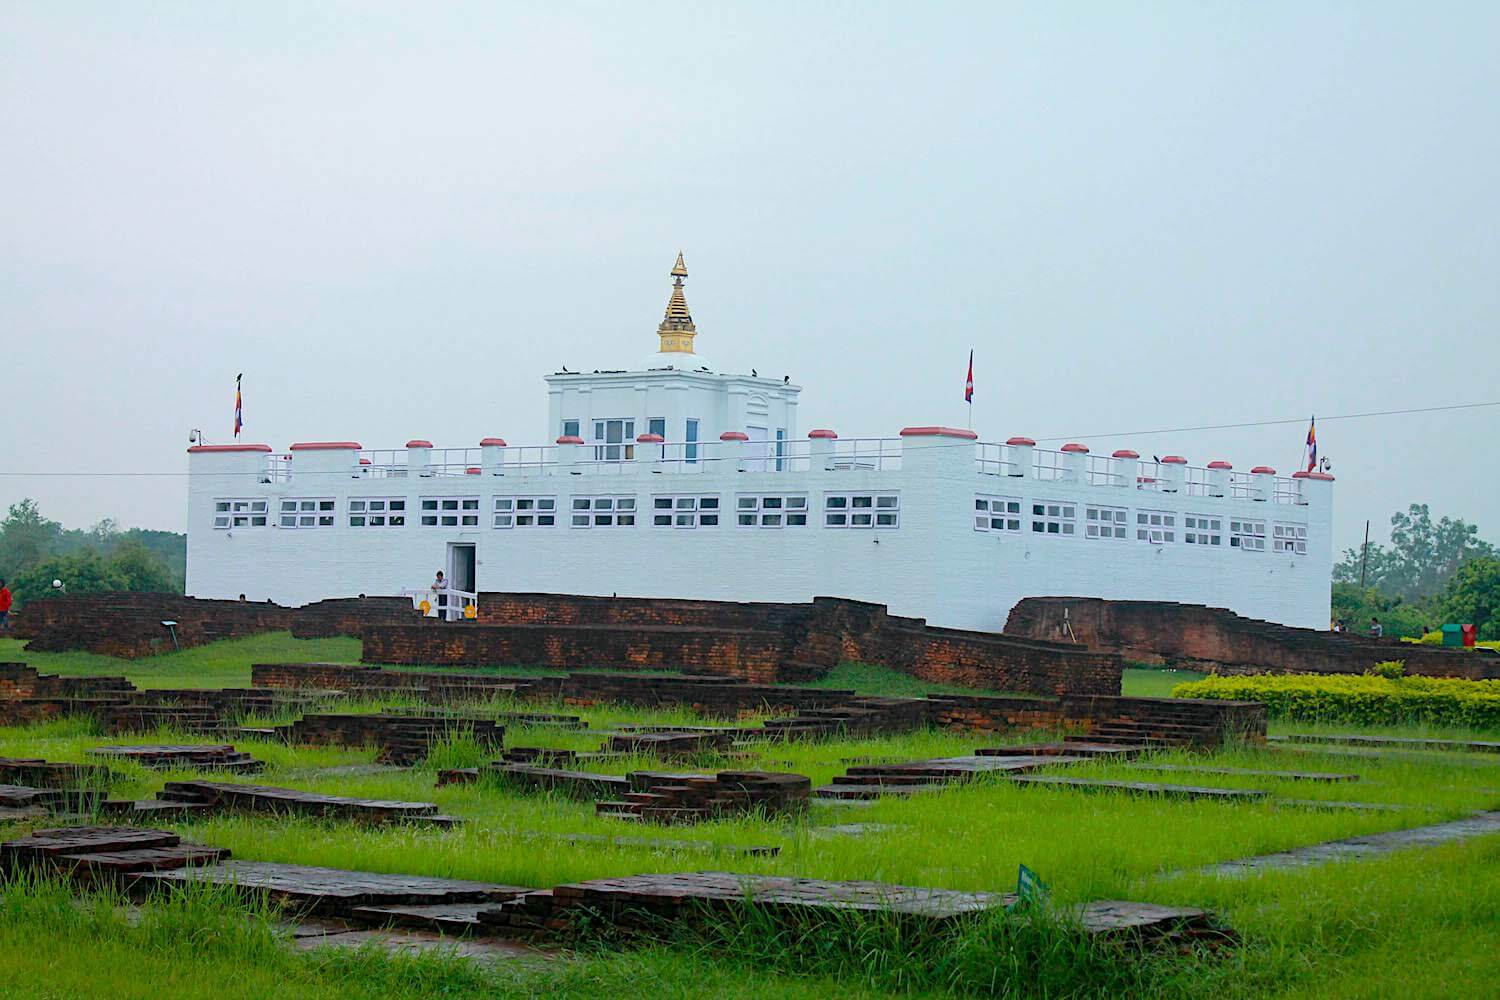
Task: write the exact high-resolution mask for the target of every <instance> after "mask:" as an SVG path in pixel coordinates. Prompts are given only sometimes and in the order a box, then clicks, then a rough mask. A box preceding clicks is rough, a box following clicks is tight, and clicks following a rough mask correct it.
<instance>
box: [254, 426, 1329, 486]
mask: <svg viewBox="0 0 1500 1000" xmlns="http://www.w3.org/2000/svg"><path fill="white" fill-rule="evenodd" d="M642 438H644V440H640V439H638V440H636V441H633V442H623V441H621V442H587V443H585V442H581V441H578V440H577V439H573V440H571V441H570V440H567V439H562V440H561V443H559V444H555V445H542V446H535V445H523V446H515V447H512V446H510V445H506V444H504V443H503V442H500V441H498V439H496V440H495V441H494V442H491V441H489V440H488V439H487V440H486V442H485V445H484V446H482V447H479V448H428V447H421V448H416V447H407V448H390V449H368V450H360V451H357V452H356V451H354V450H352V449H353V447H354V446H351V450H350V451H348V452H344V453H343V454H346V455H348V456H349V460H350V461H352V462H354V463H357V464H355V465H354V466H353V467H350V466H347V465H345V466H338V467H334V468H329V467H328V466H327V465H321V466H317V467H315V468H316V470H317V471H316V472H314V473H313V474H314V475H317V476H326V475H343V474H344V472H343V471H342V470H344V469H347V470H348V473H347V474H348V475H349V476H351V477H352V478H357V479H372V480H377V479H412V478H422V479H436V478H457V477H462V476H512V475H513V476H551V475H574V476H623V475H638V474H643V473H646V474H671V475H692V474H702V473H713V472H724V471H738V472H761V473H783V472H807V471H810V470H814V469H816V470H823V471H829V472H893V471H898V470H900V469H901V468H902V455H903V442H902V439H901V438H899V437H886V438H879V437H871V438H835V437H833V436H832V434H831V432H827V431H814V432H813V433H812V435H810V439H803V440H787V439H782V440H754V441H752V440H748V439H743V440H742V439H740V437H739V436H737V435H734V434H729V435H726V437H725V438H724V439H721V440H717V441H660V440H656V439H655V438H654V436H651V435H642ZM929 447H933V446H932V445H929ZM935 447H938V448H943V449H962V448H967V447H972V448H973V449H974V452H973V461H974V463H975V469H976V471H977V472H978V473H979V474H980V475H983V476H995V477H1001V478H1011V479H1036V480H1039V481H1042V482H1057V483H1077V484H1079V485H1080V486H1092V487H1109V488H1116V489H1129V488H1134V489H1135V490H1138V491H1141V492H1159V493H1176V494H1180V495H1184V496H1189V497H1204V498H1207V499H1220V498H1227V499H1231V500H1256V501H1264V502H1269V503H1281V504H1305V503H1307V495H1306V493H1305V491H1304V483H1305V480H1302V479H1295V478H1287V477H1284V476H1276V475H1275V474H1274V472H1273V471H1272V470H1270V469H1257V470H1253V471H1252V472H1250V473H1242V472H1234V471H1233V470H1231V469H1229V468H1228V466H1227V465H1226V464H1224V463H1218V462H1216V463H1213V465H1212V466H1209V467H1207V468H1203V467H1198V466H1190V465H1188V464H1187V463H1186V462H1185V461H1184V460H1182V459H1180V458H1176V457H1174V456H1168V457H1167V458H1166V459H1163V460H1158V459H1154V458H1152V459H1144V460H1143V459H1141V458H1139V457H1137V456H1136V455H1135V453H1134V452H1129V451H1120V452H1116V453H1115V454H1114V455H1110V456H1105V455H1093V454H1090V453H1089V452H1088V450H1087V449H1086V448H1084V447H1083V446H1081V445H1069V446H1066V447H1064V448H1063V449H1061V450H1052V449H1046V448H1037V447H1036V446H1035V445H1034V444H1032V443H1031V442H1030V441H1029V440H1028V439H1026V438H1012V439H1010V440H1009V441H1006V442H1004V443H998V442H984V441H976V442H969V441H962V442H959V441H954V442H953V443H946V442H944V443H941V444H937V445H935ZM298 454H300V453H298ZM315 454H316V453H315ZM321 454H325V455H326V454H327V452H326V451H324V452H322V453H321ZM952 454H953V455H954V458H955V459H958V458H959V457H960V456H962V455H963V454H964V453H963V452H962V451H960V450H955V451H953V452H952ZM298 464H299V462H298V461H297V460H296V456H295V454H292V453H283V454H270V455H267V456H266V465H265V473H264V475H263V477H262V481H263V482H266V483H288V482H291V481H292V480H293V477H294V475H295V474H296V469H297V467H298Z"/></svg>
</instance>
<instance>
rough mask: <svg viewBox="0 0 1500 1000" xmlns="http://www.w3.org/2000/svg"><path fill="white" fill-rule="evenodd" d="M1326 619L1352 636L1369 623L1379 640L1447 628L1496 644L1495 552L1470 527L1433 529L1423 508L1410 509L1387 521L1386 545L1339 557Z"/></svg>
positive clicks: (1499, 560)
mask: <svg viewBox="0 0 1500 1000" xmlns="http://www.w3.org/2000/svg"><path fill="white" fill-rule="evenodd" d="M1361 580H1362V581H1363V584H1361ZM1333 617H1334V618H1335V619H1343V620H1344V621H1346V622H1347V623H1348V625H1349V627H1350V629H1352V630H1354V631H1363V630H1364V629H1365V628H1366V627H1367V626H1368V624H1369V621H1370V619H1371V618H1372V617H1373V618H1378V619H1380V623H1381V624H1382V625H1383V626H1384V627H1385V634H1386V635H1409V636H1417V635H1421V634H1422V631H1423V630H1424V629H1433V628H1437V627H1438V626H1440V625H1442V624H1445V623H1454V624H1471V625H1476V626H1478V628H1479V638H1481V639H1500V550H1497V548H1496V546H1495V545H1493V544H1492V543H1490V542H1487V541H1484V540H1483V539H1482V538H1480V537H1479V529H1478V527H1476V526H1475V525H1472V524H1469V523H1467V522H1466V521H1464V520H1463V519H1462V518H1450V517H1446V516H1445V517H1443V518H1441V519H1439V520H1437V521H1434V520H1433V519H1432V514H1431V512H1430V511H1429V510H1428V508H1427V505H1426V504H1425V503H1422V504H1418V503H1414V504H1412V505H1411V506H1410V507H1408V508H1407V509H1406V511H1404V512H1400V511H1398V512H1397V513H1395V514H1393V515H1391V541H1390V544H1389V545H1380V544H1371V545H1369V546H1368V547H1365V546H1361V547H1359V548H1353V549H1346V550H1345V551H1344V555H1343V558H1342V559H1340V560H1339V561H1338V562H1337V563H1335V564H1334V567H1333Z"/></svg>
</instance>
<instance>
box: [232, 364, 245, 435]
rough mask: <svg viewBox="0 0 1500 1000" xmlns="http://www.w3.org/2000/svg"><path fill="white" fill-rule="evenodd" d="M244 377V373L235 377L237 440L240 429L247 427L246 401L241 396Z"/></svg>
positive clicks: (235, 426) (235, 425) (235, 432)
mask: <svg viewBox="0 0 1500 1000" xmlns="http://www.w3.org/2000/svg"><path fill="white" fill-rule="evenodd" d="M244 377H245V373H244V372H241V373H240V374H238V375H236V376H235V377H234V436H235V437H236V438H238V437H239V436H240V429H241V428H242V427H244V426H245V401H244V399H243V398H242V397H241V396H240V379H242V378H244Z"/></svg>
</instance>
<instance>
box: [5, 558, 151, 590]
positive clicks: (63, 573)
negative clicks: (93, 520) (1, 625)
mask: <svg viewBox="0 0 1500 1000" xmlns="http://www.w3.org/2000/svg"><path fill="white" fill-rule="evenodd" d="M53 580H60V581H62V583H63V585H64V586H65V587H66V588H67V592H68V593H70V594H95V593H99V592H101V591H106V590H127V589H129V588H128V587H126V585H125V583H126V581H125V580H124V578H122V577H120V576H119V575H118V574H116V573H115V572H114V571H113V570H112V569H111V567H110V565H109V564H108V563H106V562H105V561H104V559H103V558H102V557H101V556H100V555H99V553H97V552H95V551H93V550H92V549H80V550H79V551H77V552H70V553H68V554H67V555H65V556H49V557H47V558H46V559H43V560H41V561H40V562H38V563H35V564H34V565H32V566H30V567H28V568H27V569H25V570H23V571H21V572H20V573H17V574H16V578H15V586H14V587H13V588H12V589H13V590H14V591H15V596H16V603H17V604H24V603H26V602H28V601H39V600H42V599H44V598H48V597H51V596H53V594H55V593H56V591H55V590H54V589H53V586H52V581H53Z"/></svg>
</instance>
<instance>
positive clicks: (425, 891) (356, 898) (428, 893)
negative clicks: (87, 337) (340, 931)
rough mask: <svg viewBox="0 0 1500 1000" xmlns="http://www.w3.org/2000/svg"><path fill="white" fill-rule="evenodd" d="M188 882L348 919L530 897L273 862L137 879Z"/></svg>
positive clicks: (450, 882)
mask: <svg viewBox="0 0 1500 1000" xmlns="http://www.w3.org/2000/svg"><path fill="white" fill-rule="evenodd" d="M189 881H201V882H208V883H212V884H215V885H225V886H233V887H234V888H235V889H237V890H238V891H241V892H244V893H246V894H253V893H264V894H266V895H269V896H271V897H272V898H274V899H277V900H280V901H283V902H286V903H289V904H291V905H292V906H294V907H296V908H298V909H304V910H306V911H308V912H312V913H322V914H348V913H350V912H352V911H353V909H354V908H355V907H359V906H392V905H428V906H430V905H437V904H445V903H490V904H494V903H497V902H500V901H503V900H506V899H510V898H513V897H515V896H518V895H520V894H522V893H525V892H529V891H531V890H529V889H527V888H525V887H524V886H513V885H500V884H497V883H492V882H471V881H467V880H464V879H447V878H433V877H431V876H426V875H392V874H385V873H381V872H360V871H346V870H343V869H339V868H319V867H312V866H307V865H287V864H277V863H274V862H269V861H228V862H225V863H223V864H218V865H208V866H204V867H201V868H191V869H183V870H179V871H168V872H153V873H150V874H148V875H142V876H140V878H139V879H138V883H139V884H141V885H151V884H181V883H185V882H189Z"/></svg>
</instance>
